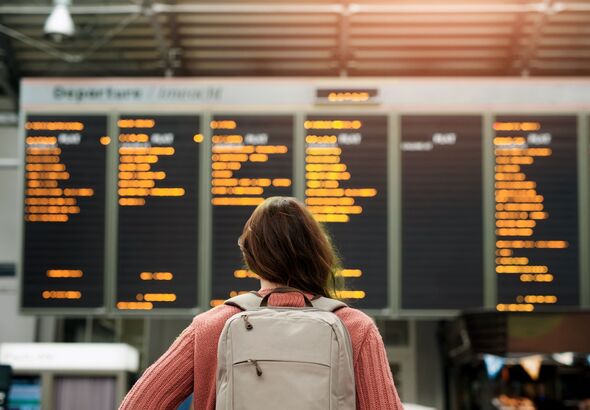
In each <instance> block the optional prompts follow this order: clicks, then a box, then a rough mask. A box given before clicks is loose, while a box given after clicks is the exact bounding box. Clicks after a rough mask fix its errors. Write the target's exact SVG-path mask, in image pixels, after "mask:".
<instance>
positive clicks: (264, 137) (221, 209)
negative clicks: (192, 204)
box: [210, 115, 293, 306]
mask: <svg viewBox="0 0 590 410" xmlns="http://www.w3.org/2000/svg"><path fill="white" fill-rule="evenodd" d="M210 126H211V128H212V134H213V135H212V155H211V168H212V169H211V196H212V199H211V203H212V206H213V222H212V225H213V228H212V235H213V236H212V239H211V243H212V262H211V268H212V279H211V297H212V300H211V301H210V304H211V305H212V306H215V305H218V304H220V303H223V301H224V300H225V299H227V298H229V297H231V296H235V295H236V294H238V293H239V292H243V291H249V290H257V289H259V288H260V284H259V282H258V280H257V279H256V277H255V276H254V274H253V273H252V272H249V271H248V270H247V269H246V268H245V266H244V262H243V260H242V255H241V252H240V250H239V248H238V244H237V241H238V238H239V236H240V235H241V233H242V229H243V227H244V224H245V222H246V221H247V220H248V218H249V217H250V215H251V214H252V211H253V210H254V208H255V207H256V206H257V205H258V204H259V203H261V202H262V201H263V200H264V198H267V197H270V196H292V195H293V193H292V187H291V185H292V179H293V150H292V147H293V118H292V117H291V116H256V115H235V116H232V115H216V116H215V117H214V118H213V120H212V121H211V124H210Z"/></svg>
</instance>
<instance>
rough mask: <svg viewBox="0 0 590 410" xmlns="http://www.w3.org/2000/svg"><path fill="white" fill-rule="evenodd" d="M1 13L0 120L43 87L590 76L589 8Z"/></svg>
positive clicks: (318, 4)
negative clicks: (65, 23) (68, 81)
mask: <svg viewBox="0 0 590 410" xmlns="http://www.w3.org/2000/svg"><path fill="white" fill-rule="evenodd" d="M50 11H51V1H50V0H36V1H35V0H3V1H1V2H0V59H1V60H2V63H1V65H0V88H1V89H2V92H1V93H0V109H2V97H3V98H4V100H7V101H15V100H16V98H15V96H16V95H17V89H18V80H19V79H20V78H22V77H38V76H43V77H47V76H59V77H71V76H85V77H92V76H133V77H139V76H164V75H167V76H351V77H352V76H521V75H525V76H587V75H589V74H590V0H561V1H552V0H510V1H509V0H463V1H457V0H387V1H386V0H354V2H353V1H347V0H345V1H337V0H302V1H301V0H297V1H295V0H290V1H280V0H272V1H271V0H250V1H243V0H209V1H202V0H201V1H199V0H197V1H189V0H176V1H173V0H168V1H159V2H158V1H155V0H153V1H152V0H144V1H132V0H110V1H99V0H73V6H72V7H71V12H72V15H73V18H74V21H75V23H76V28H77V35H76V37H75V39H73V40H71V41H69V42H67V43H63V44H53V43H50V42H49V41H48V40H45V39H44V38H43V23H44V21H45V19H46V18H47V15H48V14H49V12H50Z"/></svg>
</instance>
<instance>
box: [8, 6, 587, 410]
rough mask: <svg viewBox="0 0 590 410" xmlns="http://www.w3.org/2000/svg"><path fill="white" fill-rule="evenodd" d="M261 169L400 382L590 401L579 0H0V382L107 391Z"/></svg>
mask: <svg viewBox="0 0 590 410" xmlns="http://www.w3.org/2000/svg"><path fill="white" fill-rule="evenodd" d="M272 196H287V197H295V198H297V199H298V200H299V201H301V203H303V204H305V206H306V207H307V209H308V210H309V211H310V212H311V214H313V217H314V218H315V219H316V220H317V221H319V222H320V223H321V225H322V226H323V227H324V229H325V231H326V232H327V233H328V235H329V237H330V238H331V240H332V242H333V244H334V246H335V248H336V249H337V251H338V255H339V258H340V260H341V267H340V268H339V270H338V272H336V275H337V276H338V278H339V279H340V280H342V281H344V283H345V286H344V287H343V288H340V289H338V290H335V291H334V293H333V296H334V297H335V298H338V299H340V300H342V301H344V302H345V303H347V304H348V305H349V306H351V307H353V308H356V309H360V310H362V311H363V312H364V313H366V314H367V315H369V316H370V317H371V318H372V319H373V320H374V322H375V324H376V325H377V327H378V329H379V331H380V334H381V336H382V340H383V343H384V346H385V352H386V355H387V360H388V361H389V367H390V370H391V374H392V375H393V379H394V381H395V386H396V389H397V392H398V393H399V396H400V398H401V400H402V401H403V403H404V407H405V408H406V409H407V410H412V409H414V410H419V409H422V410H433V409H435V410H588V409H590V0H301V1H294V0H105V1H100V0H0V410H70V409H71V410H77V409H90V410H110V409H117V408H118V406H119V405H120V403H121V402H122V400H123V398H124V397H125V395H126V394H127V392H128V391H129V390H130V389H131V387H132V386H133V385H134V383H135V382H136V381H137V380H138V379H139V377H140V376H141V375H142V373H143V372H144V371H145V370H146V369H147V368H148V367H149V366H150V365H151V364H152V363H153V362H154V361H156V360H157V359H158V358H159V357H160V356H161V355H162V354H163V353H164V352H166V350H167V349H168V347H169V346H170V344H171V343H172V342H174V341H175V340H176V338H177V337H178V336H179V334H180V333H181V332H182V331H183V329H185V328H186V327H187V326H189V325H190V324H191V321H192V320H193V318H194V317H195V316H196V315H198V314H200V313H202V312H206V311H208V310H210V309H214V308H216V307H218V306H219V305H223V304H224V301H225V300H226V299H228V298H231V297H234V296H237V295H240V294H243V293H245V292H248V291H251V290H258V289H260V281H259V276H258V275H257V273H256V272H254V271H253V270H250V269H249V268H248V266H247V265H246V264H245V262H244V260H243V257H242V253H241V251H240V246H242V244H240V245H238V238H239V237H240V235H241V234H242V229H243V227H244V223H245V222H246V220H247V219H248V218H249V216H250V215H251V214H252V212H253V210H254V209H255V208H256V207H257V206H258V205H259V204H260V203H262V202H263V201H264V200H265V199H266V198H268V197H272ZM246 322H247V319H246ZM197 349H198V347H197ZM256 366H258V365H256ZM256 369H257V371H258V367H256ZM258 376H260V374H259V375H258ZM198 379H199V377H198V375H195V380H198ZM198 388H199V386H198V385H197V383H196V384H195V386H194V389H198ZM158 408H160V407H158ZM193 408H194V409H204V408H205V407H203V403H199V402H198V400H196V399H195V397H194V396H189V397H187V398H186V400H185V401H184V402H183V403H182V404H181V405H180V406H179V407H178V409H193ZM236 408H238V407H236ZM228 409H229V407H228ZM302 409H303V410H305V409H304V408H303V407H302ZM314 409H315V408H314ZM170 410H174V409H170ZM326 410H328V409H326ZM359 410H362V409H360V408H359ZM371 410H388V409H371ZM392 410H393V409H392ZM396 410H397V409H396Z"/></svg>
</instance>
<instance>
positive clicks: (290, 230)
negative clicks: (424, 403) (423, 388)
mask: <svg viewBox="0 0 590 410" xmlns="http://www.w3.org/2000/svg"><path fill="white" fill-rule="evenodd" d="M238 244H239V246H240V249H241V250H242V254H243V256H244V260H245V262H246V265H247V266H248V268H249V269H250V270H251V271H253V272H254V273H256V274H257V275H258V277H259V278H260V287H261V289H260V290H259V291H258V293H259V294H260V295H261V296H265V295H267V294H268V293H271V292H272V289H273V288H277V287H281V286H289V287H293V288H296V289H299V290H301V291H303V292H304V293H305V294H306V295H307V296H308V297H309V298H312V297H313V296H314V295H320V296H326V297H330V296H331V295H333V291H334V290H335V289H336V288H337V287H336V281H337V280H336V272H337V271H338V269H339V266H338V258H337V257H336V254H335V252H334V249H333V247H332V245H331V243H330V240H329V239H328V237H327V236H326V234H325V233H324V231H323V230H322V227H321V226H320V225H319V223H318V222H317V221H316V220H315V219H314V217H313V216H312V215H311V213H310V212H309V211H308V210H307V209H305V207H304V206H303V205H302V204H301V203H299V202H298V201H296V200H295V199H293V198H285V197H273V198H268V199H267V200H266V201H264V202H263V203H262V204H260V205H259V206H258V207H257V208H256V210H255V211H254V213H253V214H252V216H251V217H250V219H249V220H248V221H247V222H246V225H245V226H244V230H243V233H242V235H241V237H240V239H239V241H238ZM268 304H269V305H273V306H291V307H300V306H304V299H303V297H302V295H301V294H299V293H296V292H290V293H272V294H271V295H270V297H269V300H268ZM238 312H240V310H239V309H238V308H237V307H234V306H229V305H221V306H218V307H216V308H214V309H211V310H209V311H207V312H204V313H202V314H200V315H198V316H196V317H195V318H194V320H193V322H192V323H191V325H190V326H189V327H187V328H186V329H185V330H184V331H183V332H182V334H181V335H180V336H179V337H178V338H177V339H176V341H175V342H174V343H173V344H172V346H171V347H170V348H169V349H168V351H167V352H166V353H165V354H164V355H163V356H162V357H161V358H160V359H158V361H156V362H155V363H154V364H153V365H152V366H150V367H149V368H148V369H147V370H146V371H145V373H144V374H143V375H142V377H141V378H140V379H139V380H138V381H137V383H136V384H135V386H133V388H132V389H131V391H130V392H129V393H128V394H127V397H125V400H124V401H123V403H122V404H121V407H120V409H122V410H129V409H142V410H149V409H175V408H176V407H177V406H178V405H179V404H180V403H181V402H182V401H183V400H184V399H185V398H186V397H188V396H189V395H190V394H191V393H194V408H195V410H212V409H214V408H215V381H216V374H215V372H216V365H217V345H218V341H219V336H220V334H221V331H222V329H223V326H224V325H225V322H226V321H227V320H228V319H229V318H230V317H231V316H233V315H235V314H236V313H238ZM335 314H336V315H337V316H338V317H340V319H341V320H342V322H343V323H344V325H345V326H346V328H347V329H348V332H349V334H350V338H351V342H352V348H353V358H354V371H355V384H356V403H357V409H359V410H397V409H400V410H401V409H403V407H402V405H401V403H400V400H399V397H398V394H397V391H396V389H395V386H394V383H393V378H392V376H391V370H390V368H389V363H388V361H387V356H386V353H385V348H384V346H383V340H382V339H381V335H380V334H379V330H378V329H377V327H376V326H375V324H374V323H373V321H372V320H371V318H369V317H368V316H367V315H365V314H364V313H362V312H361V311H359V310H356V309H353V308H350V307H344V308H341V309H339V310H337V311H336V312H335Z"/></svg>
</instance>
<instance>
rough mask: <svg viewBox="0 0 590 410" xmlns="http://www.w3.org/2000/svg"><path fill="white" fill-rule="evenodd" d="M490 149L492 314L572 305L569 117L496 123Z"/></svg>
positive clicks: (573, 146) (573, 169)
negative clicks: (494, 279) (494, 298)
mask: <svg viewBox="0 0 590 410" xmlns="http://www.w3.org/2000/svg"><path fill="white" fill-rule="evenodd" d="M494 150H495V162H496V163H495V167H496V168H495V196H496V198H495V200H496V219H495V220H496V274H497V288H498V305H497V309H498V310H500V311H529V312H530V311H537V310H549V309H551V308H552V307H555V306H575V305H578V303H579V261H578V194H577V189H578V177H577V119H576V117H575V116H535V115H502V116H498V117H496V119H495V122H494Z"/></svg>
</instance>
